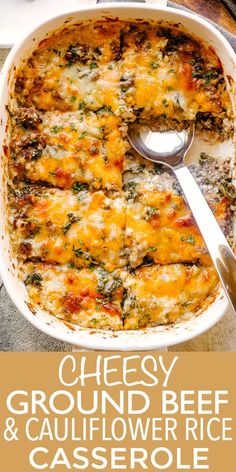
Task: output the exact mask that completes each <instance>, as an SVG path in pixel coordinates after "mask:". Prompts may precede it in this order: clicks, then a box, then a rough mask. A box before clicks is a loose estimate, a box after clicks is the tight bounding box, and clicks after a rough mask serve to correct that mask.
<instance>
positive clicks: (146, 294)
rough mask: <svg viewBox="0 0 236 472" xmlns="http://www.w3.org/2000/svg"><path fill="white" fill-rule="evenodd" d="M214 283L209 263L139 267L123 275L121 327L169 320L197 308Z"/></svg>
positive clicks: (167, 321)
mask: <svg viewBox="0 0 236 472" xmlns="http://www.w3.org/2000/svg"><path fill="white" fill-rule="evenodd" d="M217 283H218V277H217V274H216V272H215V269H213V268H212V267H207V268H204V267H200V266H196V265H185V264H171V265H167V266H160V265H154V266H150V267H142V268H140V269H137V270H136V271H135V272H134V273H133V274H130V275H128V277H127V275H124V288H125V290H126V299H125V302H124V317H125V319H124V329H138V328H144V327H146V326H156V325H158V324H168V323H172V322H174V321H175V320H176V319H177V318H179V317H180V316H181V315H184V314H187V313H191V312H196V310H197V309H198V308H200V307H201V304H202V303H203V301H204V300H205V299H206V297H207V296H208V295H209V294H211V295H212V294H214V289H215V287H216V286H217Z"/></svg>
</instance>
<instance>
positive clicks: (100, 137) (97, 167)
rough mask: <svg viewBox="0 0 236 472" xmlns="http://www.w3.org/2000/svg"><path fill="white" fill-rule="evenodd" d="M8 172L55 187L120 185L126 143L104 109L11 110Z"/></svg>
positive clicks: (118, 126) (116, 125)
mask: <svg viewBox="0 0 236 472" xmlns="http://www.w3.org/2000/svg"><path fill="white" fill-rule="evenodd" d="M11 116H12V138H11V148H10V151H11V152H10V157H11V160H10V176H11V178H12V179H13V180H15V181H16V182H17V181H19V180H22V179H28V180H30V181H32V182H45V183H47V184H50V185H53V186H57V187H60V188H71V187H73V186H76V185H77V184H78V183H82V184H87V185H88V186H89V187H90V188H92V189H94V188H95V189H99V188H105V189H108V190H120V189H121V187H122V182H121V171H122V167H123V159H124V155H125V152H126V149H127V143H126V141H125V140H124V139H123V137H122V131H121V126H120V123H119V119H118V118H117V117H115V116H114V115H111V114H109V113H107V112H106V111H103V113H99V114H96V113H93V112H89V113H87V112H86V111H82V110H80V111H77V112H66V113H62V112H58V111H54V112H47V113H44V114H43V113H41V112H40V111H38V110H36V109H35V108H33V107H31V108H19V109H17V110H15V111H11Z"/></svg>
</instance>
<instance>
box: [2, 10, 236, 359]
mask: <svg viewBox="0 0 236 472" xmlns="http://www.w3.org/2000/svg"><path fill="white" fill-rule="evenodd" d="M101 17H106V18H108V17H113V18H114V17H115V18H120V19H136V18H139V19H145V20H156V21H159V20H164V21H170V22H174V23H177V22H178V23H181V24H182V25H183V27H185V28H186V29H187V30H189V32H190V33H191V34H194V35H196V36H198V37H200V38H202V39H204V40H205V41H206V42H207V43H209V44H210V45H211V46H212V47H213V48H215V50H216V53H217V54H218V56H219V58H220V59H221V61H222V63H223V66H224V70H225V74H226V76H228V77H230V79H229V82H230V85H231V89H232V88H233V86H234V84H233V79H234V80H235V79H236V71H235V70H236V61H235V54H234V51H233V49H232V48H231V46H230V45H229V43H228V42H227V41H226V39H225V38H224V37H223V36H222V35H221V34H220V33H219V32H218V31H217V30H216V29H215V28H213V27H212V26H211V25H210V24H208V23H207V22H206V21H204V20H202V19H201V18H199V17H197V16H194V15H192V14H189V13H186V12H182V11H179V10H177V9H172V8H160V7H158V6H155V5H150V4H149V5H145V4H134V3H132V4H131V3H124V4H123V5H121V4H107V3H106V4H100V5H99V6H96V7H88V8H81V9H80V11H76V12H75V11H73V12H68V13H66V14H62V15H60V16H57V17H54V18H52V19H50V20H48V21H46V22H44V23H42V24H41V25H39V26H38V27H37V28H36V29H35V30H34V31H32V32H31V33H30V34H28V35H27V36H26V37H25V38H24V39H23V40H22V41H21V42H20V43H19V44H17V45H16V46H15V47H14V48H13V49H12V51H11V53H10V54H9V56H8V58H7V61H6V63H5V65H4V68H3V71H2V73H1V77H0V78H1V95H0V107H1V123H0V128H1V129H0V146H1V149H2V147H3V146H4V144H5V143H6V142H7V131H6V124H7V112H6V105H7V103H8V102H9V98H10V94H11V87H12V78H13V74H14V69H15V68H17V67H18V66H19V64H20V62H21V60H22V58H23V57H25V56H28V55H29V54H30V53H31V51H32V50H33V49H35V48H36V46H37V44H38V42H39V41H41V40H43V39H44V38H45V37H46V36H48V35H49V34H50V33H51V32H52V31H53V30H55V29H58V28H60V27H62V26H63V24H64V23H65V22H66V24H67V26H68V25H70V24H73V23H74V22H75V21H78V20H79V21H81V20H89V19H92V20H93V19H97V18H101ZM200 145H201V143H199V142H197V141H196V142H195V145H194V146H193V150H192V151H191V156H190V159H191V158H192V159H194V156H195V155H196V153H197V152H198V151H199V146H200ZM3 149H4V148H3ZM232 149H233V147H232V145H230V144H228V145H220V147H218V148H217V146H215V147H214V146H212V147H211V149H210V153H211V154H212V155H214V154H215V155H217V154H219V152H220V153H221V154H222V155H223V154H226V153H227V155H228V153H230V155H231V157H232V159H233V151H232ZM204 150H206V147H205V148H204ZM1 154H2V159H1V166H0V178H1V185H2V187H1V188H2V192H1V194H0V271H1V276H2V279H3V282H4V284H5V286H6V288H7V291H8V293H9V295H10V297H11V298H12V300H13V302H14V303H15V305H16V306H17V308H18V309H19V310H20V312H21V313H22V314H23V315H24V316H25V318H26V319H27V320H29V321H30V322H31V323H32V324H33V325H34V326H36V327H37V328H39V329H40V330H41V331H43V332H45V333H47V334H49V335H51V336H54V337H56V338H58V339H61V340H63V341H65V342H69V343H72V344H74V345H77V346H81V347H85V348H88V349H89V348H90V349H104V350H146V349H150V350H151V349H158V348H161V347H166V346H170V345H174V344H177V343H180V342H183V341H186V340H189V339H191V338H193V337H195V336H197V335H199V334H201V333H203V332H204V331H206V330H208V329H209V328H210V327H212V326H213V325H214V324H215V323H216V322H217V321H219V320H220V318H221V317H222V316H223V314H224V312H225V311H226V309H227V307H228V304H227V301H226V298H225V296H224V294H223V292H222V290H221V289H220V290H219V293H218V294H217V297H216V299H215V301H214V302H213V303H212V304H211V305H210V306H209V307H208V308H207V309H206V310H205V311H204V312H202V313H201V314H200V315H199V316H197V317H192V318H191V319H189V320H182V321H179V322H178V323H176V324H175V325H171V326H159V327H156V328H150V329H147V330H144V331H142V330H140V331H128V332H123V331H122V332H116V333H114V332H111V331H94V329H93V330H91V329H82V328H80V327H77V326H75V327H74V329H73V330H71V329H70V328H68V327H67V326H65V325H64V323H63V322H62V321H59V320H58V319H56V318H54V317H52V316H50V315H49V314H47V313H45V312H43V311H41V310H37V311H35V310H31V309H30V305H28V303H27V291H26V289H25V286H24V285H23V284H22V283H21V282H20V281H19V280H18V278H17V270H16V268H15V266H14V261H13V260H12V257H11V253H10V246H9V237H8V234H7V228H6V162H5V161H6V158H5V155H4V152H3V151H2V153H1Z"/></svg>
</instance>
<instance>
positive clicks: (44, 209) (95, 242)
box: [11, 186, 126, 271]
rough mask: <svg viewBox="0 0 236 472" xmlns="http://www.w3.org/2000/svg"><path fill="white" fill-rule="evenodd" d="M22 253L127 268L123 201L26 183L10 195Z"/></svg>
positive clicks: (24, 256)
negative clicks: (125, 266) (27, 184)
mask: <svg viewBox="0 0 236 472" xmlns="http://www.w3.org/2000/svg"><path fill="white" fill-rule="evenodd" d="M11 199H12V206H13V207H14V208H13V210H12V214H11V225H12V231H11V234H12V242H13V246H14V249H15V251H16V253H17V254H18V257H19V258H20V259H21V260H23V261H27V260H40V261H47V262H54V263H60V264H74V265H75V266H77V267H87V266H93V265H94V264H95V265H98V264H100V265H101V266H102V267H104V268H106V269H107V270H108V271H112V270H114V269H116V268H117V267H121V266H124V265H125V264H126V259H125V257H124V227H125V209H124V199H123V197H122V196H119V195H116V196H114V197H113V198H110V197H108V196H106V195H105V194H104V192H103V191H101V190H99V191H95V192H90V191H87V190H82V191H80V192H77V193H73V192H71V191H70V190H60V189H47V188H42V187H32V186H30V187H26V188H24V189H22V190H21V191H18V193H17V194H15V195H12V196H11Z"/></svg>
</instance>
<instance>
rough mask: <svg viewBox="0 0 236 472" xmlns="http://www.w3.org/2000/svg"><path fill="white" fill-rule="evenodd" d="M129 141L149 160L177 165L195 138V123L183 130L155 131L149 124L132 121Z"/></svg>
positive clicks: (172, 165)
mask: <svg viewBox="0 0 236 472" xmlns="http://www.w3.org/2000/svg"><path fill="white" fill-rule="evenodd" d="M128 137H129V141H130V143H131V145H132V146H133V147H134V149H135V150H136V151H137V152H138V153H139V154H141V155H142V156H143V157H145V158H146V159H148V160H149V161H153V162H158V163H160V164H165V165H167V166H168V167H176V166H178V165H179V164H181V163H182V160H183V158H184V157H185V155H186V153H187V152H188V150H189V148H190V146H191V145H192V142H193V139H194V125H192V126H189V127H188V128H187V129H183V130H181V131H173V130H170V131H155V129H153V128H151V126H148V125H147V124H141V123H132V124H131V125H130V126H129V133H128Z"/></svg>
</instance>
